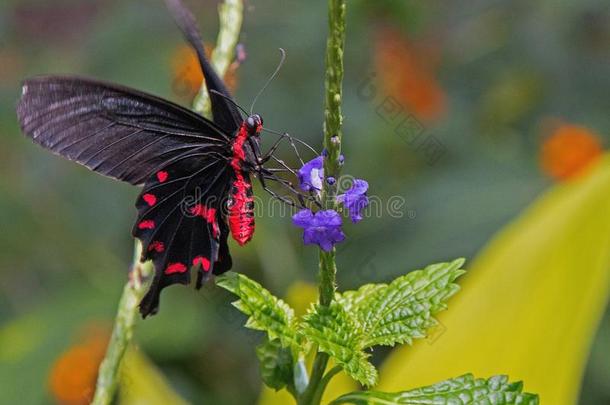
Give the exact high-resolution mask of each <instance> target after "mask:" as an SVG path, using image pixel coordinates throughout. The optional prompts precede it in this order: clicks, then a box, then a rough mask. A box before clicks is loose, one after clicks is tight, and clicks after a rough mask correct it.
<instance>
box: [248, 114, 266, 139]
mask: <svg viewBox="0 0 610 405" xmlns="http://www.w3.org/2000/svg"><path fill="white" fill-rule="evenodd" d="M245 124H246V129H247V130H248V135H250V136H252V135H258V134H260V132H261V131H262V130H263V119H262V118H261V116H260V115H258V114H252V115H251V116H249V117H248V118H246V122H245Z"/></svg>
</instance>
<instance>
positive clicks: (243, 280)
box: [216, 272, 295, 347]
mask: <svg viewBox="0 0 610 405" xmlns="http://www.w3.org/2000/svg"><path fill="white" fill-rule="evenodd" d="M216 284H217V285H218V286H220V287H222V288H224V289H226V290H228V291H230V292H232V293H233V294H235V295H237V296H238V297H239V298H240V299H239V300H238V301H235V302H234V303H233V305H234V306H235V307H236V308H237V309H239V310H240V311H241V312H243V313H244V314H246V315H248V316H249V318H248V321H247V322H246V327H247V328H250V329H255V330H260V331H264V332H267V334H268V336H269V340H274V339H279V341H280V343H281V344H282V346H284V347H289V346H291V345H293V344H294V343H295V331H294V311H293V310H292V308H290V307H289V306H288V304H286V303H285V302H284V301H282V300H281V299H279V298H277V297H275V296H273V294H271V293H270V292H269V291H268V290H266V289H265V288H263V287H262V286H261V285H260V284H259V283H257V282H256V281H254V280H251V279H249V278H248V277H246V276H244V275H243V274H237V273H233V272H229V273H225V274H223V275H222V276H219V277H217V278H216Z"/></svg>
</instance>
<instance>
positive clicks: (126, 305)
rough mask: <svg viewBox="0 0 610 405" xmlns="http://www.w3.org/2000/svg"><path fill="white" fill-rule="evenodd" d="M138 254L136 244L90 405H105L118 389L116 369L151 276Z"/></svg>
mask: <svg viewBox="0 0 610 405" xmlns="http://www.w3.org/2000/svg"><path fill="white" fill-rule="evenodd" d="M141 252H142V244H141V243H140V241H137V240H136V243H135V248H134V254H133V264H132V266H131V272H130V274H129V281H128V282H127V284H126V285H125V287H124V288H123V295H122V296H121V300H120V301H119V309H118V311H117V314H116V318H115V320H114V328H113V330H112V336H111V337H110V341H109V342H108V348H107V349H106V355H105V357H104V360H102V363H101V364H100V369H99V372H98V377H97V385H96V389H95V396H94V398H93V401H92V402H91V403H92V404H93V405H107V404H110V403H111V402H112V399H113V397H114V394H115V392H116V388H117V385H118V374H119V366H120V365H121V360H122V359H123V356H124V355H125V350H127V347H128V346H129V343H130V342H131V338H132V336H133V326H134V324H135V322H136V318H137V313H138V304H139V303H140V300H142V298H143V297H144V295H145V294H146V290H147V288H148V283H147V282H146V281H147V280H149V279H150V278H151V276H152V275H153V273H154V268H153V265H152V262H146V263H140V254H141Z"/></svg>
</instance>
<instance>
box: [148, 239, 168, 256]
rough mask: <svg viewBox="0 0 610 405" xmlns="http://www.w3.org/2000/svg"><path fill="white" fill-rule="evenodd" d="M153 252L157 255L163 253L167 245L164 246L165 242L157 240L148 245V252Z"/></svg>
mask: <svg viewBox="0 0 610 405" xmlns="http://www.w3.org/2000/svg"><path fill="white" fill-rule="evenodd" d="M153 250H154V251H155V252H157V253H161V252H163V251H164V250H165V245H164V244H163V242H160V241H158V240H155V241H153V242H151V243H150V245H148V251H149V252H152V251H153Z"/></svg>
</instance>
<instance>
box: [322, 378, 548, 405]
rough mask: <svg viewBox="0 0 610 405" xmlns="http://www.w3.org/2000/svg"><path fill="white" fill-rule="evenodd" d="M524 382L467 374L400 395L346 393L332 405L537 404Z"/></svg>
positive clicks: (376, 392)
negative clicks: (525, 391) (527, 391)
mask: <svg viewBox="0 0 610 405" xmlns="http://www.w3.org/2000/svg"><path fill="white" fill-rule="evenodd" d="M522 390H523V384H522V383H521V382H513V383H511V382H509V381H508V377H507V376H505V375H497V376H493V377H491V378H489V379H487V380H486V379H484V378H477V379H475V378H474V377H473V376H472V374H465V375H463V376H460V377H456V378H452V379H450V380H446V381H443V382H440V383H437V384H434V385H430V386H427V387H422V388H417V389H414V390H410V391H403V392H397V393H388V392H379V391H360V392H352V393H350V394H345V395H343V396H341V397H339V398H337V399H335V400H334V401H333V402H331V404H330V405H340V404H354V405H379V404H383V405H437V404H455V405H491V404H494V405H538V403H539V400H538V395H535V394H530V393H524V392H522Z"/></svg>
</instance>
